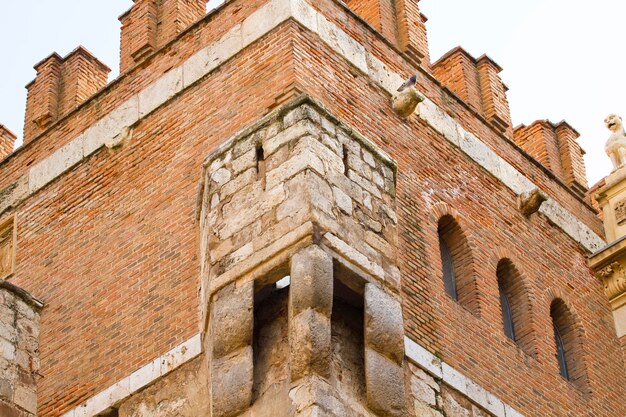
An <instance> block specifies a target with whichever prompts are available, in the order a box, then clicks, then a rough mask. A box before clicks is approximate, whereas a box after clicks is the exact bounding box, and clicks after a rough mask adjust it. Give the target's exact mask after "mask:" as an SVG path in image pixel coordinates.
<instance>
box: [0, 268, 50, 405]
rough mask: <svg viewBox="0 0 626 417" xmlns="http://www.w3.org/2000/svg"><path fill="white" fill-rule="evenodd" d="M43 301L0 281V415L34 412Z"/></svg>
mask: <svg viewBox="0 0 626 417" xmlns="http://www.w3.org/2000/svg"><path fill="white" fill-rule="evenodd" d="M42 307H43V303H41V302H40V301H38V300H36V299H34V298H33V297H31V296H30V295H29V294H28V293H27V292H26V291H24V290H22V289H21V288H18V287H16V286H14V285H12V284H11V283H9V282H7V281H4V280H0V416H2V417H31V416H33V417H34V416H36V415H37V375H38V374H37V371H38V370H39V313H40V311H41V308H42Z"/></svg>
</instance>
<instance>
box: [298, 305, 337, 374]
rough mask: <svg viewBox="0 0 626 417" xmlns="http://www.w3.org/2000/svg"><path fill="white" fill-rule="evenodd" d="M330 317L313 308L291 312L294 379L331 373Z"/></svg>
mask: <svg viewBox="0 0 626 417" xmlns="http://www.w3.org/2000/svg"><path fill="white" fill-rule="evenodd" d="M330 330H331V329H330V318H329V317H328V316H326V315H324V314H321V313H319V312H317V311H314V310H311V309H309V310H307V311H304V312H302V313H300V314H299V315H297V316H295V317H294V316H292V317H291V320H290V323H289V346H290V350H291V358H290V359H291V361H290V363H291V380H292V381H297V380H299V379H300V378H302V377H304V376H306V375H309V374H311V373H316V374H318V375H320V376H322V377H328V376H329V374H330V369H329V365H330V353H331V339H330Z"/></svg>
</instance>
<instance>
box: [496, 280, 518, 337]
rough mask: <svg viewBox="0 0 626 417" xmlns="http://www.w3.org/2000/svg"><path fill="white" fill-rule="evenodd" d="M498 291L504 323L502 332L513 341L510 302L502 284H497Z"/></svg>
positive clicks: (513, 333)
mask: <svg viewBox="0 0 626 417" xmlns="http://www.w3.org/2000/svg"><path fill="white" fill-rule="evenodd" d="M498 291H499V292H500V308H501V310H502V322H503V324H504V334H505V335H506V336H507V337H508V338H509V339H511V340H512V341H515V325H514V324H513V315H512V314H511V304H510V303H509V297H507V295H506V292H504V288H502V285H498Z"/></svg>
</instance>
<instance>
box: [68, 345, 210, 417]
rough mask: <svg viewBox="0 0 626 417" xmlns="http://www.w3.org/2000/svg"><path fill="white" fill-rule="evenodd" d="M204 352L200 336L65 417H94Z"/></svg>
mask: <svg viewBox="0 0 626 417" xmlns="http://www.w3.org/2000/svg"><path fill="white" fill-rule="evenodd" d="M200 353H202V345H201V341H200V334H197V335H195V336H193V337H192V338H191V339H189V340H187V341H186V342H184V343H182V344H180V345H178V346H176V347H175V348H174V349H172V350H170V351H169V352H166V353H164V354H163V355H161V356H159V357H158V358H156V359H154V360H153V361H152V362H149V363H148V364H146V365H144V366H143V367H141V368H139V369H138V370H136V371H135V372H133V373H132V374H130V375H129V376H127V377H126V378H124V379H122V380H120V381H118V382H117V383H115V384H113V385H111V386H110V387H108V388H107V389H105V390H104V391H101V392H100V393H98V394H96V395H95V396H93V397H91V398H89V399H88V400H87V401H85V402H84V403H83V404H81V405H79V406H78V407H76V408H74V409H72V410H70V411H68V412H66V413H64V414H63V415H62V417H92V416H95V415H98V414H99V413H102V412H104V411H106V410H107V409H109V408H111V407H114V406H116V405H117V404H119V403H120V402H122V400H124V399H126V398H128V397H130V396H131V395H132V394H134V393H135V392H137V391H139V390H141V389H143V388H145V387H147V386H148V385H150V384H152V383H154V382H155V381H156V380H157V379H159V378H161V377H162V376H164V375H167V374H169V373H170V372H172V371H173V370H175V369H177V368H179V367H181V366H182V365H183V364H185V363H187V362H189V361H190V360H192V359H193V358H195V357H197V356H198V355H200Z"/></svg>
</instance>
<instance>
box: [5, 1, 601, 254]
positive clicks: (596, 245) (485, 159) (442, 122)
mask: <svg viewBox="0 0 626 417" xmlns="http://www.w3.org/2000/svg"><path fill="white" fill-rule="evenodd" d="M287 19H294V20H295V21H297V22H299V23H300V24H302V25H303V26H305V27H306V28H308V29H309V30H311V31H313V32H315V33H317V34H318V35H319V36H320V37H321V39H322V40H323V41H324V42H326V43H327V44H328V45H329V46H330V47H331V48H332V49H333V50H335V51H336V52H337V53H339V54H341V55H342V56H343V57H344V58H345V59H347V60H348V61H349V62H350V63H351V64H352V65H354V66H355V67H356V68H358V69H359V70H360V71H362V72H363V73H364V74H367V75H369V77H370V78H371V79H372V80H374V81H375V82H376V83H377V84H378V85H379V86H380V87H381V88H383V89H384V90H385V91H387V92H388V93H390V94H393V93H394V92H395V90H396V89H397V86H398V85H400V84H401V83H402V82H403V79H402V77H401V76H400V75H399V74H396V73H394V72H392V71H390V70H389V68H388V67H387V66H386V65H385V64H384V63H383V62H382V61H381V60H380V59H378V58H377V57H375V56H374V55H373V54H371V53H369V52H367V51H366V50H365V48H364V47H363V46H362V45H360V44H359V43H358V42H357V41H355V40H354V39H353V38H351V37H350V35H348V34H347V33H346V32H344V31H343V30H341V29H340V28H339V27H338V26H336V25H335V24H333V23H332V22H330V21H329V20H328V19H326V18H325V17H324V16H323V15H322V14H320V13H318V12H317V11H316V10H315V9H313V8H312V7H311V6H310V5H309V4H308V3H306V2H305V1H304V0H272V1H270V2H269V3H267V4H266V5H265V6H263V7H261V8H260V9H258V10H257V11H255V12H254V13H253V14H251V15H250V16H249V17H248V18H247V19H246V20H245V21H244V22H243V23H242V24H241V25H237V26H235V27H233V28H232V29H231V30H230V31H228V32H227V33H226V34H225V35H224V36H222V38H220V39H219V40H218V41H217V42H215V43H214V44H212V45H209V46H207V47H206V48H204V49H203V50H201V51H200V52H198V53H196V54H195V55H193V56H192V57H191V58H189V59H188V60H187V61H186V62H185V63H184V64H183V65H182V66H180V67H178V68H174V69H172V70H170V71H169V72H167V73H166V74H165V75H163V76H162V77H161V78H160V79H159V80H157V81H156V82H155V83H153V84H152V85H151V86H149V87H147V88H146V89H144V90H143V91H141V92H140V93H138V94H137V95H135V96H133V97H132V98H130V99H129V100H127V101H126V102H125V103H123V104H122V105H120V106H118V107H117V108H116V109H115V110H113V111H112V112H111V113H109V114H108V115H107V116H105V117H103V118H102V119H101V120H100V121H99V122H97V123H96V124H94V125H93V126H92V127H90V128H89V129H87V130H86V131H85V132H83V134H81V135H80V136H78V137H77V138H75V139H74V140H72V141H70V142H69V143H68V144H67V145H65V146H64V147H63V148H61V149H59V150H58V151H57V152H55V153H54V154H52V155H51V156H49V157H48V158H46V159H44V160H43V161H41V162H39V163H38V164H36V165H35V166H33V167H32V168H30V170H29V171H28V173H27V174H25V175H24V176H22V177H21V178H20V179H19V180H18V181H17V182H15V183H14V184H12V185H11V186H9V187H7V189H5V190H4V191H5V192H4V193H3V195H5V197H4V198H3V199H2V200H1V201H0V212H4V211H6V210H7V209H8V208H10V207H14V206H16V205H17V204H19V203H20V202H21V201H23V200H24V199H26V198H27V197H28V196H30V195H32V194H33V193H35V192H37V191H38V190H39V189H41V188H42V187H44V186H45V185H46V184H48V183H50V182H52V181H53V180H54V179H55V178H57V177H58V176H60V175H61V174H62V173H63V172H65V171H66V170H68V169H70V168H71V167H73V166H74V165H76V164H78V163H79V162H80V161H82V160H83V159H84V158H87V157H89V155H91V154H92V153H94V152H95V151H96V150H98V149H99V148H100V147H102V146H115V145H117V144H119V142H120V140H121V138H123V135H122V132H123V131H124V129H126V128H128V127H129V126H132V125H133V124H135V123H136V122H137V121H139V120H140V119H141V118H143V117H145V116H147V115H148V114H149V113H151V112H152V111H154V110H155V109H156V108H158V107H160V106H161V105H163V104H165V103H166V102H168V101H169V100H170V99H171V98H172V97H173V96H175V95H176V94H178V93H180V92H181V91H182V90H184V89H185V88H188V87H189V86H190V85H192V84H194V83H195V82H196V81H198V80H200V79H201V78H202V77H203V76H205V75H206V74H208V73H210V72H211V71H213V70H214V69H215V68H217V67H218V66H220V65H221V64H222V63H224V62H225V61H227V60H228V59H230V58H231V57H233V56H234V55H235V54H237V53H238V52H240V51H241V50H243V49H244V48H245V47H246V46H248V45H249V44H251V43H252V42H254V41H256V40H258V39H259V38H261V37H262V36H263V35H265V34H266V33H268V32H269V31H270V30H272V29H273V28H275V27H276V26H278V25H279V24H280V23H282V22H284V21H285V20H287ZM418 115H419V117H420V118H422V119H423V120H424V121H426V122H427V123H428V124H429V125H430V126H431V127H433V128H434V129H435V130H437V131H438V132H440V133H441V134H442V135H443V136H444V137H445V138H446V139H447V140H449V141H450V142H452V143H453V144H454V145H455V146H457V147H458V148H459V149H461V150H462V151H463V152H464V153H465V154H466V155H468V156H469V157H470V158H472V159H473V160H474V161H475V162H476V163H478V164H479V165H480V166H482V167H483V168H484V169H485V170H487V171H488V172H490V173H491V174H492V175H493V176H495V177H496V178H498V179H499V180H500V181H501V182H502V183H503V184H504V185H506V186H507V187H508V188H509V189H511V190H512V191H513V192H514V193H516V194H517V195H521V194H523V193H525V192H530V191H532V190H534V189H535V188H537V187H536V185H535V184H533V183H532V181H530V180H529V179H528V178H526V177H525V176H524V175H523V174H522V173H520V172H519V171H517V170H516V169H515V168H514V167H513V166H511V165H510V164H509V163H507V162H506V161H505V160H504V159H503V158H501V157H500V156H498V155H497V154H496V153H495V152H494V151H493V150H492V149H490V148H489V147H488V146H486V145H485V144H484V143H483V142H482V141H480V139H478V138H477V137H475V136H474V135H472V134H470V133H469V132H467V131H465V130H464V129H463V127H462V126H460V125H459V124H458V122H456V121H455V120H454V119H453V118H451V117H450V116H448V115H447V114H445V113H444V112H443V111H442V110H441V109H440V108H439V107H437V106H436V105H435V104H434V103H433V102H432V101H431V100H429V99H426V100H425V101H424V102H423V103H421V104H420V105H419V106H418ZM541 212H542V213H543V214H544V215H546V216H547V217H548V218H549V219H550V221H551V222H552V223H554V224H555V225H556V226H558V227H559V228H561V229H562V230H563V231H564V232H565V233H566V234H568V235H569V236H570V237H571V238H572V239H574V240H575V241H576V242H578V243H579V244H580V245H581V246H582V247H584V248H585V249H586V250H587V251H588V252H591V253H593V252H595V251H597V250H598V249H600V248H601V247H603V246H604V245H605V242H604V241H603V240H602V239H601V238H600V237H599V236H598V235H597V234H595V233H594V232H593V231H592V230H591V229H590V228H589V227H588V226H586V225H585V224H583V223H582V222H581V221H579V220H578V219H576V217H575V216H574V215H573V214H571V213H570V212H568V211H567V210H566V209H565V208H563V207H562V206H561V205H559V204H558V203H557V202H556V201H554V200H553V199H551V198H549V199H548V200H547V201H546V204H545V207H542V209H541Z"/></svg>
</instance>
